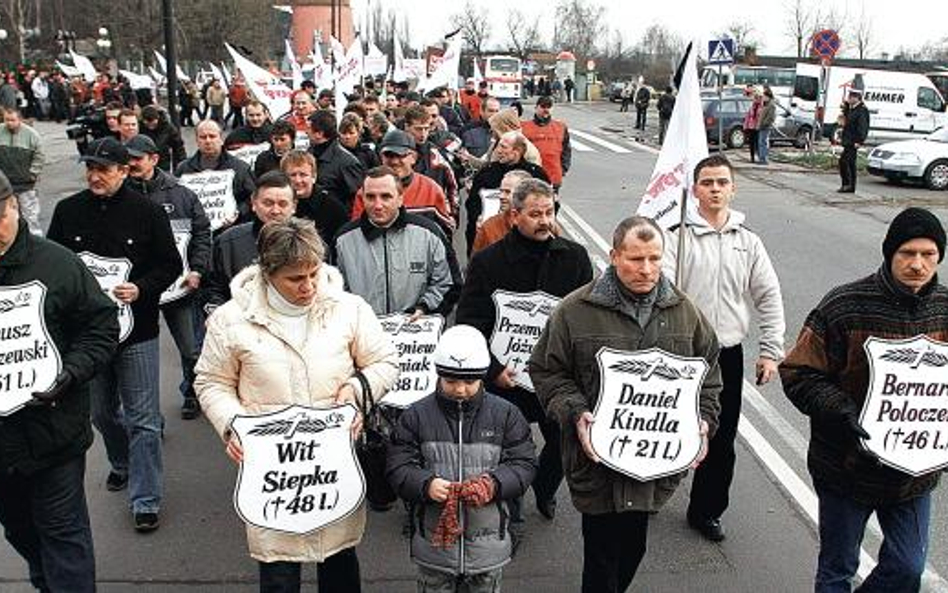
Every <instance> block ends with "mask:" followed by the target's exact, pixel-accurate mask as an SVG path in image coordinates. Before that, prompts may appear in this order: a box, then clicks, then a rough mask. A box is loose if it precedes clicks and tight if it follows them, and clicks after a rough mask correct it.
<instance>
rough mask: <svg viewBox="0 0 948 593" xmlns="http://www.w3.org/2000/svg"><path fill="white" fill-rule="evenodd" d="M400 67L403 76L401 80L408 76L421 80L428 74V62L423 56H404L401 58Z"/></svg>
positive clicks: (406, 78)
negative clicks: (404, 57)
mask: <svg viewBox="0 0 948 593" xmlns="http://www.w3.org/2000/svg"><path fill="white" fill-rule="evenodd" d="M402 69H403V72H404V76H405V78H404V79H403V80H402V81H401V82H404V81H405V80H408V79H409V78H413V79H415V80H419V81H422V80H425V78H426V77H427V76H428V70H427V69H428V64H427V63H426V62H425V60H424V59H423V58H406V59H404V60H402Z"/></svg>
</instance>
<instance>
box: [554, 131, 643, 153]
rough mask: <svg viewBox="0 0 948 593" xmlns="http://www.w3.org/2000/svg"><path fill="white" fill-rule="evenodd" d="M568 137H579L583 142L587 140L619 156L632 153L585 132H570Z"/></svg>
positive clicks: (623, 147)
mask: <svg viewBox="0 0 948 593" xmlns="http://www.w3.org/2000/svg"><path fill="white" fill-rule="evenodd" d="M569 135H570V136H571V137H572V136H579V137H580V138H582V139H583V140H588V141H589V142H592V143H593V144H598V145H599V146H602V147H603V148H608V149H609V150H611V151H612V152H618V153H619V154H626V153H629V152H632V151H631V150H629V149H628V148H626V147H625V146H619V145H618V144H613V143H612V142H609V141H608V140H603V139H602V138H598V137H596V136H593V135H592V134H587V133H586V132H581V131H579V130H570V131H569ZM571 142H572V139H571Z"/></svg>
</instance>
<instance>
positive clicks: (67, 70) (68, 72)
mask: <svg viewBox="0 0 948 593" xmlns="http://www.w3.org/2000/svg"><path fill="white" fill-rule="evenodd" d="M56 68H57V69H58V70H59V71H60V72H62V73H63V74H64V75H65V76H66V78H73V77H75V76H82V71H81V70H79V68H76V67H74V66H67V65H66V64H63V63H62V62H60V61H59V60H56Z"/></svg>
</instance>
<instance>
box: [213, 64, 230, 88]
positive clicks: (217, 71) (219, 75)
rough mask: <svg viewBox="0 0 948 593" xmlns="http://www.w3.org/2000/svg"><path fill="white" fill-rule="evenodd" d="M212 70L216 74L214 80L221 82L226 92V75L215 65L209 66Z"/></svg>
mask: <svg viewBox="0 0 948 593" xmlns="http://www.w3.org/2000/svg"><path fill="white" fill-rule="evenodd" d="M208 66H210V68H211V72H213V73H214V78H216V79H217V80H219V81H221V86H222V87H224V90H227V84H228V80H227V79H226V78H224V73H223V72H221V69H220V68H218V67H217V66H215V65H214V64H213V63H210V64H208Z"/></svg>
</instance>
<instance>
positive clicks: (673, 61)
mask: <svg viewBox="0 0 948 593" xmlns="http://www.w3.org/2000/svg"><path fill="white" fill-rule="evenodd" d="M636 50H637V51H636V53H637V55H638V56H639V58H640V60H642V63H641V65H640V72H639V73H640V74H642V75H643V76H645V78H646V80H648V81H649V82H650V83H651V84H653V85H654V84H662V85H664V84H665V83H667V82H668V81H669V80H671V76H672V75H673V74H674V73H675V66H676V65H677V64H678V60H679V57H680V56H681V55H682V54H683V53H684V50H685V43H684V41H682V39H681V38H680V37H678V35H676V34H674V33H673V32H671V31H670V30H668V29H667V28H666V27H664V26H663V25H660V24H657V23H653V24H651V25H649V27H648V28H647V29H645V33H644V34H643V35H642V38H641V39H640V40H639V43H638V45H637V46H636Z"/></svg>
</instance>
